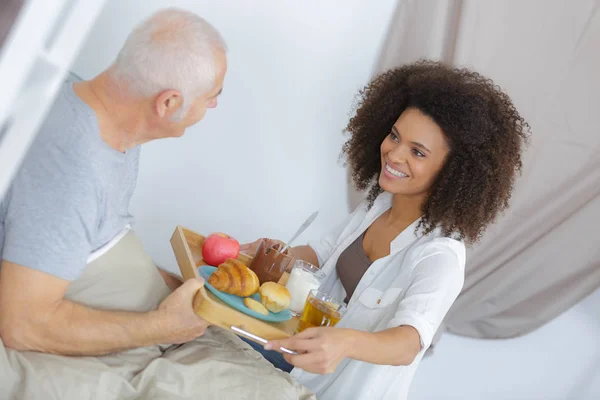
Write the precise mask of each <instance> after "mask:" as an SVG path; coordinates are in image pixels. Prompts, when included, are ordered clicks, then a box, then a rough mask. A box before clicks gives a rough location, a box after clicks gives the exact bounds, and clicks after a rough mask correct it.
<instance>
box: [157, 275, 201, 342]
mask: <svg viewBox="0 0 600 400" xmlns="http://www.w3.org/2000/svg"><path fill="white" fill-rule="evenodd" d="M203 285H204V281H203V280H201V279H188V280H187V281H186V282H185V283H183V284H182V285H181V286H180V287H179V288H177V289H176V290H175V291H174V292H173V293H171V294H170V295H169V297H167V298H166V299H164V300H163V302H162V303H161V304H160V306H159V307H158V310H156V311H155V313H156V314H155V315H156V316H157V318H158V320H159V321H161V322H160V323H161V326H164V332H165V339H164V340H165V343H170V344H180V343H185V342H189V341H191V340H194V339H196V338H197V337H198V336H202V335H203V334H204V331H206V328H207V327H208V323H207V322H206V321H204V320H203V319H202V318H200V317H199V316H197V315H196V313H195V312H194V309H193V307H192V302H193V301H194V296H195V295H196V293H198V290H200V288H201V287H202V286H203Z"/></svg>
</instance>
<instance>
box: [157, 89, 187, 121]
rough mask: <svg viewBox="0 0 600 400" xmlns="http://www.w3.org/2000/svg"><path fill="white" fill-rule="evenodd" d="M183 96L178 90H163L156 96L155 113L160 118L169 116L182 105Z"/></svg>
mask: <svg viewBox="0 0 600 400" xmlns="http://www.w3.org/2000/svg"><path fill="white" fill-rule="evenodd" d="M182 103H183V98H182V97H181V93H180V92H179V91H178V90H173V89H169V90H165V91H164V92H162V93H161V94H159V95H158V97H157V98H156V104H155V107H156V113H157V114H158V116H159V117H160V118H164V117H170V116H172V115H173V114H175V113H176V112H177V110H179V108H180V107H181V106H182Z"/></svg>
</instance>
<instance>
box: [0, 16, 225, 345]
mask: <svg viewBox="0 0 600 400" xmlns="http://www.w3.org/2000/svg"><path fill="white" fill-rule="evenodd" d="M225 53H226V48H225V44H224V42H223V40H222V38H221V36H220V35H219V33H218V32H217V31H216V30H215V29H214V28H213V27H212V26H211V25H210V24H208V23H207V22H206V21H204V20H203V19H202V18H200V17H198V16H196V15H194V14H192V13H189V12H185V11H179V10H166V11H162V12H159V13H157V14H155V15H154V16H152V17H151V18H149V19H148V20H147V21H145V22H144V23H143V24H142V25H140V26H139V27H138V28H137V29H135V30H134V31H133V32H132V33H131V35H130V36H129V38H128V39H127V41H126V42H125V45H124V46H123V48H122V50H121V52H120V53H119V55H118V57H117V59H116V61H115V62H114V64H113V65H112V66H111V67H110V68H109V69H108V70H106V71H105V72H103V73H101V74H100V75H99V76H97V77H96V78H94V79H93V80H91V81H87V82H81V83H77V84H66V85H64V87H62V89H61V91H60V93H59V95H58V97H57V99H56V102H55V104H54V106H53V108H52V110H51V112H50V114H49V116H48V117H47V119H46V121H45V123H44V124H43V126H42V127H41V129H40V131H39V134H38V137H37V138H36V140H35V142H34V143H33V146H32V148H31V149H30V151H29V153H28V156H27V158H26V160H25V161H24V163H23V166H22V168H21V170H20V172H19V173H18V175H17V176H16V178H15V180H14V182H13V184H12V187H11V189H10V191H9V192H8V195H7V196H6V198H5V199H4V201H3V202H2V204H1V207H0V255H1V258H2V265H1V269H0V336H1V338H2V340H3V342H4V344H5V346H7V347H11V348H14V349H17V350H35V351H39V352H46V353H54V354H63V355H101V354H107V353H111V352H115V351H119V350H124V349H131V348H135V347H140V346H148V345H153V344H158V343H183V342H186V341H189V340H192V339H194V338H196V337H198V336H200V335H202V333H203V332H204V330H205V329H206V323H205V322H204V321H203V320H202V319H201V318H199V317H197V316H196V315H195V314H194V313H193V312H192V310H191V308H190V307H181V305H183V304H190V302H191V298H192V296H193V295H194V293H195V292H196V291H197V289H198V288H199V286H201V283H200V282H198V281H190V282H188V283H186V284H184V285H183V286H181V287H178V288H176V287H177V286H179V284H180V282H178V281H177V280H176V279H175V278H173V277H171V276H170V275H169V274H167V273H166V272H164V271H159V270H157V269H156V268H155V267H153V268H152V271H150V270H147V269H145V270H142V271H137V273H138V274H140V275H138V276H137V277H136V281H137V283H136V282H131V283H132V284H134V287H135V286H140V285H142V286H145V287H150V288H154V290H153V291H152V293H147V292H144V288H143V287H139V288H138V289H137V292H138V293H137V301H140V300H139V299H144V300H143V303H144V304H142V305H141V307H137V309H136V307H128V308H126V309H128V311H119V310H115V309H110V310H108V309H98V308H96V307H93V306H86V305H84V304H81V303H86V301H82V302H77V301H73V299H72V298H73V297H76V296H70V294H72V293H69V291H70V290H71V289H72V286H78V283H77V281H78V280H79V279H82V278H83V279H84V280H85V279H86V269H87V268H89V266H90V264H91V262H92V261H93V260H95V259H98V258H99V257H98V256H100V255H101V254H105V253H106V252H107V251H109V250H110V249H111V248H112V247H113V246H115V245H116V244H118V243H120V242H121V241H122V240H123V239H124V238H126V237H128V236H129V237H128V240H129V241H130V242H131V241H133V242H135V240H136V239H135V238H132V237H131V236H132V233H131V232H129V228H130V226H131V223H132V216H131V215H130V214H129V212H128V207H129V201H130V198H131V196H132V193H133V191H134V188H135V184H136V179H137V171H138V160H139V155H140V145H142V144H144V143H146V142H149V141H151V140H155V139H162V138H168V137H179V136H181V135H183V133H184V131H185V129H186V128H187V127H189V126H191V125H193V124H195V123H196V122H198V121H200V120H201V119H202V118H203V117H204V114H205V113H206V110H207V109H208V108H214V107H216V106H217V97H218V96H219V94H220V93H221V89H222V86H223V79H224V76H225V72H226V68H227V66H226V55H225ZM159 272H160V274H159ZM102 273H103V272H102V271H97V272H96V275H95V276H94V279H95V280H99V279H101V277H102ZM161 275H162V277H163V278H164V280H165V282H166V283H167V285H168V286H169V287H171V288H172V289H175V288H176V289H175V291H174V292H173V293H172V294H170V295H169V296H168V297H167V298H166V299H165V300H164V301H162V303H160V306H159V307H157V308H156V307H150V308H149V307H148V306H151V305H153V304H154V306H156V305H158V304H155V303H156V301H157V299H158V300H162V299H160V297H165V296H166V294H168V291H166V290H164V289H165V286H164V284H163V285H162V286H157V283H156V279H157V278H158V279H160V276H161ZM88 279H89V278H88ZM140 280H141V281H140ZM144 282H146V283H148V282H150V283H151V284H149V285H148V284H146V285H145V284H144ZM86 284H87V283H86ZM157 288H158V289H157ZM76 290H79V289H76ZM129 290H131V288H129ZM71 292H72V290H71ZM103 308H107V307H103ZM108 308H111V307H108ZM154 308H156V309H154ZM131 309H134V310H135V311H136V312H131V311H130V310H131Z"/></svg>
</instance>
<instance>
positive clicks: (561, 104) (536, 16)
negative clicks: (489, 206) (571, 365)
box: [376, 0, 600, 338]
mask: <svg viewBox="0 0 600 400" xmlns="http://www.w3.org/2000/svg"><path fill="white" fill-rule="evenodd" d="M599 43H600V0H578V1H571V0H504V1H479V0H464V1H460V0H450V1H446V0H399V2H398V7H397V10H396V15H395V16H394V17H393V18H392V22H391V26H390V30H389V36H388V38H387V40H386V42H385V45H384V48H383V51H382V53H381V58H380V60H379V63H378V67H377V71H376V72H380V71H383V70H386V69H388V68H391V67H395V66H398V65H400V64H403V63H406V62H411V61H414V60H417V59H419V58H432V59H439V60H443V61H446V62H448V63H452V64H455V65H461V66H468V67H471V68H474V69H476V70H478V71H479V72H481V73H482V74H484V75H487V76H489V77H490V78H492V79H493V80H494V81H495V82H496V83H497V84H498V85H500V86H501V87H502V88H503V89H504V90H506V91H507V92H508V93H509V95H510V96H511V97H512V98H513V100H514V102H515V103H516V106H517V108H518V109H519V110H520V112H521V114H522V115H523V116H524V117H525V118H526V120H528V121H529V123H530V125H531V127H532V134H533V137H532V143H531V146H530V147H529V148H528V150H527V153H526V155H525V160H524V162H525V170H524V173H523V176H522V177H521V178H520V180H519V181H518V185H517V188H516V192H515V193H514V196H513V200H512V205H511V208H510V210H509V211H508V212H507V213H506V214H505V215H503V216H502V217H501V218H500V219H499V220H498V221H497V223H496V224H495V225H493V226H492V227H491V228H490V229H489V230H488V232H487V233H486V235H485V237H484V239H483V240H482V241H481V242H480V243H479V244H477V245H475V246H474V247H473V248H471V249H469V250H468V261H467V276H466V282H465V286H464V290H463V292H462V293H461V295H460V296H459V298H458V299H457V301H456V303H455V305H454V306H453V307H452V309H451V310H450V312H449V314H448V316H447V318H446V321H445V326H446V330H447V331H450V332H453V333H456V334H460V335H466V336H472V337H480V338H508V337H514V336H518V335H522V334H525V333H527V332H530V331H532V330H534V329H536V328H538V327H539V326H541V325H543V324H544V323H546V322H548V321H549V320H551V319H552V318H554V317H556V316H557V315H559V314H560V313H562V312H563V311H565V310H566V309H568V308H569V307H571V306H572V305H574V304H575V303H577V302H578V301H579V300H581V299H582V298H583V297H585V296H586V295H587V294H589V293H591V292H592V291H593V290H594V289H595V288H597V287H598V286H600V234H599V233H598V224H599V223H600V155H599V153H600V75H599V71H600V50H599V49H600V48H599V47H598V44H599Z"/></svg>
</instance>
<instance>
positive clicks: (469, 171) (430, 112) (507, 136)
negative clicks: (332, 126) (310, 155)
mask: <svg viewBox="0 0 600 400" xmlns="http://www.w3.org/2000/svg"><path fill="white" fill-rule="evenodd" d="M407 108H416V109H418V110H420V111H421V112H422V113H424V114H425V115H427V116H429V117H430V118H432V119H433V120H434V121H435V122H436V123H437V124H438V125H439V126H440V128H441V129H442V131H443V132H444V135H445V136H446V139H447V141H448V144H449V147H450V151H449V154H448V157H447V158H446V161H445V164H444V167H443V168H442V170H441V171H440V174H439V176H438V177H437V179H436V180H435V181H434V183H433V186H432V187H431V189H430V191H429V193H428V196H427V198H426V200H425V203H424V205H423V217H422V219H421V222H420V225H419V227H418V229H419V228H423V229H424V232H425V233H429V232H431V231H432V230H434V229H435V228H436V227H441V229H442V233H443V234H444V235H445V236H449V237H457V238H458V239H461V240H465V241H466V242H467V243H474V242H477V241H478V240H479V238H480V237H481V235H482V233H483V232H484V230H485V228H486V226H487V225H488V224H490V223H491V222H493V221H494V220H495V218H496V216H497V215H498V214H499V213H501V212H502V211H504V210H505V209H506V208H507V207H508V204H509V200H510V196H511V192H512V190H513V185H514V181H515V177H516V175H517V174H518V173H520V172H521V167H522V163H521V150H522V147H523V145H524V144H525V143H526V142H527V141H528V139H529V125H528V124H527V123H526V122H525V120H524V119H523V118H522V117H521V116H520V115H519V113H518V112H517V110H516V108H515V106H514V105H513V103H512V101H511V100H510V98H509V97H508V95H506V94H505V93H504V92H503V91H502V90H501V89H500V88H499V87H498V86H496V85H494V83H493V82H492V81H491V80H490V79H487V78H485V77H483V76H481V75H480V74H478V73H476V72H473V71H470V70H468V69H465V68H454V67H451V66H448V65H445V64H443V63H439V62H433V61H419V62H416V63H413V64H408V65H405V66H402V67H399V68H396V69H392V70H389V71H387V72H385V73H383V74H381V75H379V76H377V77H376V78H375V79H374V80H373V81H372V82H371V83H369V84H368V85H367V86H366V87H365V88H364V89H363V90H361V91H360V92H359V96H358V103H357V110H356V114H355V115H354V116H353V117H352V119H350V122H349V123H348V126H347V127H346V129H345V131H346V132H349V133H350V134H351V137H350V139H349V140H348V141H347V142H346V143H345V144H344V146H343V149H342V154H343V155H345V156H346V158H347V160H348V162H349V164H350V167H351V169H352V179H353V181H354V185H355V186H356V188H357V189H359V190H366V189H368V188H369V187H370V192H369V195H368V198H367V199H368V201H369V206H372V205H373V202H374V200H375V198H376V197H377V196H378V195H379V194H380V193H381V192H382V191H383V189H381V187H380V186H379V184H378V179H379V174H380V172H381V154H380V145H381V143H382V141H383V140H384V139H385V137H386V136H387V135H388V134H389V133H390V131H391V128H392V126H393V125H394V123H395V122H396V120H397V119H398V118H399V117H400V114H402V112H403V111H404V110H406V109H407Z"/></svg>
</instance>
